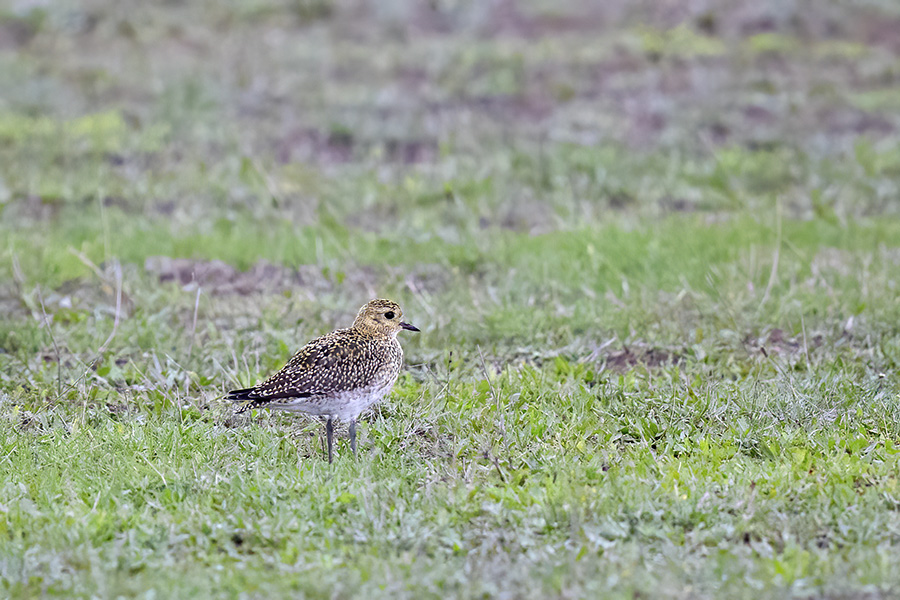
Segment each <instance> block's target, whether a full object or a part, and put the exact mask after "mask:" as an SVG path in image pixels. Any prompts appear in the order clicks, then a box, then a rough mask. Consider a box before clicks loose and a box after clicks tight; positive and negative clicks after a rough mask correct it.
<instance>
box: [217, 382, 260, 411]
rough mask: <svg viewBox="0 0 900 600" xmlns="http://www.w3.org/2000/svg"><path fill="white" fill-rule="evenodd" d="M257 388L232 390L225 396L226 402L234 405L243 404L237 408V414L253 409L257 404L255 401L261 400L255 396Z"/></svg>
mask: <svg viewBox="0 0 900 600" xmlns="http://www.w3.org/2000/svg"><path fill="white" fill-rule="evenodd" d="M255 392H256V388H244V389H242V390H231V391H230V392H228V393H227V394H225V397H224V399H225V400H231V401H232V402H234V403H238V402H240V403H241V404H240V405H239V406H237V407H236V408H235V412H239V413H240V412H244V411H247V410H250V409H251V408H253V406H254V405H255V404H256V402H254V401H255V400H258V399H259V398H258V397H257V396H256V394H255Z"/></svg>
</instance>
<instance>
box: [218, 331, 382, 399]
mask: <svg viewBox="0 0 900 600" xmlns="http://www.w3.org/2000/svg"><path fill="white" fill-rule="evenodd" d="M378 349H379V347H378V345H376V344H373V343H372V341H371V340H369V339H366V338H362V337H360V336H359V335H355V334H354V333H352V332H351V330H346V329H338V330H337V331H335V332H333V333H330V334H328V335H326V336H323V337H320V338H316V339H314V340H312V341H311V342H309V343H308V344H307V345H306V346H304V347H303V348H301V349H300V351H299V352H297V354H295V355H294V356H293V357H292V358H291V360H289V361H288V363H287V364H286V365H285V366H284V368H283V369H281V370H280V371H278V372H277V373H275V374H274V375H272V376H271V377H269V378H268V379H266V380H265V381H263V382H262V383H260V384H258V385H256V386H254V387H252V388H247V389H243V390H233V391H231V392H229V393H228V395H227V396H225V399H227V400H235V401H241V400H243V401H249V402H247V403H246V404H245V405H244V406H242V407H240V408H239V409H238V412H243V411H245V410H249V409H251V408H256V407H260V406H265V405H266V404H269V403H272V402H277V401H278V400H287V399H302V398H316V397H321V396H328V395H332V394H335V393H339V392H343V391H349V390H354V389H358V388H364V387H366V386H368V385H370V384H371V382H373V381H374V380H375V379H376V378H377V377H378V375H379V373H378V371H379V368H378V367H379V366H381V365H383V364H384V359H383V358H381V357H379V356H377V355H378V354H380V353H379V352H378ZM379 359H380V360H379Z"/></svg>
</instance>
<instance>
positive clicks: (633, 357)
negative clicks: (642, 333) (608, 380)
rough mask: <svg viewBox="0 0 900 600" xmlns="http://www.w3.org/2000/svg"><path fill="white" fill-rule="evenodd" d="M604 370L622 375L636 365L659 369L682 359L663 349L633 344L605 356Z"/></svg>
mask: <svg viewBox="0 0 900 600" xmlns="http://www.w3.org/2000/svg"><path fill="white" fill-rule="evenodd" d="M605 358H606V368H607V369H610V370H612V371H617V372H619V373H622V372H624V371H627V370H629V369H631V368H633V367H635V366H636V365H643V366H645V367H650V368H654V369H655V368H659V367H665V366H669V365H677V364H679V363H681V362H682V361H683V360H684V357H683V356H681V355H680V354H678V353H677V352H674V351H671V350H665V349H663V348H653V347H650V346H645V345H643V344H640V345H638V344H633V345H631V346H626V347H624V348H623V349H621V350H613V351H611V352H609V353H608V354H606V357H605Z"/></svg>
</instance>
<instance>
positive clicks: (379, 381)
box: [225, 299, 419, 462]
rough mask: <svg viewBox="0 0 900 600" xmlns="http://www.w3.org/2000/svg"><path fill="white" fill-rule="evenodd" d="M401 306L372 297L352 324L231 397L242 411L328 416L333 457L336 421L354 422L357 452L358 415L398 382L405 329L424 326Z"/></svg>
mask: <svg viewBox="0 0 900 600" xmlns="http://www.w3.org/2000/svg"><path fill="white" fill-rule="evenodd" d="M402 316H403V313H402V311H401V310H400V305H398V304H397V303H396V302H392V301H391V300H381V299H377V300H372V301H371V302H369V303H367V304H366V305H365V306H363V307H362V308H360V309H359V313H358V314H357V315H356V320H355V321H353V325H352V326H351V327H349V328H348V329H338V330H335V331H332V332H331V333H329V334H328V335H323V336H322V337H320V338H316V339H314V340H312V341H311V342H309V343H308V344H306V345H305V346H303V348H301V349H300V351H299V352H297V354H295V355H294V356H293V358H291V360H289V361H288V363H287V364H286V365H285V366H284V368H282V369H281V370H280V371H278V372H277V373H275V374H274V375H272V376H271V377H269V378H268V379H266V380H265V381H263V382H262V383H260V384H257V385H256V386H254V387H252V388H247V389H244V390H232V391H230V392H228V394H227V395H226V396H225V399H226V400H234V401H236V402H243V403H244V404H243V405H242V406H240V407H239V408H238V409H237V412H244V411H246V410H249V409H251V408H272V409H278V410H289V411H299V412H305V413H308V414H311V415H317V416H321V417H325V437H326V439H327V441H328V462H331V459H332V454H331V446H332V439H333V435H334V423H333V422H334V421H335V420H338V421H350V448H351V450H352V451H353V456H356V419H357V417H359V415H360V413H362V412H363V411H364V410H366V409H367V408H369V407H370V406H372V405H373V404H375V403H376V402H378V401H379V400H381V399H382V398H383V397H384V395H385V394H387V393H388V392H389V391H390V390H391V388H392V387H393V385H394V382H395V381H397V375H399V374H400V367H401V366H402V365H403V349H402V348H400V342H398V341H397V334H398V333H400V330H401V329H408V330H409V331H419V329H418V328H416V327H414V326H412V325H410V324H409V323H404V322H403V321H401V320H400V317H402Z"/></svg>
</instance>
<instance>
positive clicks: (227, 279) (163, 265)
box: [144, 256, 448, 297]
mask: <svg viewBox="0 0 900 600" xmlns="http://www.w3.org/2000/svg"><path fill="white" fill-rule="evenodd" d="M144 269H145V270H146V271H147V272H148V273H150V274H152V275H155V276H156V277H157V278H158V280H159V282H160V283H174V284H177V285H179V286H181V287H182V288H183V289H185V290H194V289H197V288H202V289H203V291H204V292H206V293H208V294H212V295H229V294H238V295H244V296H246V295H250V294H259V293H279V292H283V291H287V290H298V289H299V290H302V291H305V292H307V293H311V294H316V293H320V292H329V291H333V290H334V289H336V288H344V289H351V290H356V291H358V293H359V294H360V295H362V296H369V297H374V296H375V295H377V291H378V289H379V287H380V285H379V284H380V283H383V282H384V281H385V280H391V281H393V280H396V279H398V278H399V279H401V280H402V281H403V282H404V283H405V285H406V287H407V288H409V289H410V290H411V291H412V292H413V293H419V292H423V291H425V292H429V293H434V292H437V291H440V290H441V289H443V287H444V286H446V285H447V284H448V280H447V276H446V273H445V269H443V268H442V267H440V266H439V265H429V264H422V265H417V266H416V267H413V268H409V269H399V268H388V269H384V270H376V269H375V268H374V267H368V266H358V267H355V268H353V269H348V270H347V272H346V273H342V274H341V275H340V276H333V275H331V274H328V273H326V272H324V271H323V270H322V269H320V268H319V267H317V266H315V265H300V266H297V267H284V266H280V265H276V264H273V263H271V262H269V261H266V260H260V261H258V262H257V263H256V264H255V265H253V266H252V267H251V268H250V269H249V270H247V271H241V270H240V269H238V268H236V267H233V266H232V265H229V264H227V263H224V262H222V261H220V260H211V261H206V260H193V259H189V258H171V257H168V256H151V257H149V258H147V260H146V261H145V263H144Z"/></svg>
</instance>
